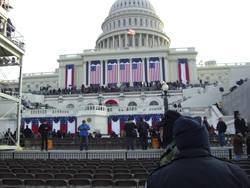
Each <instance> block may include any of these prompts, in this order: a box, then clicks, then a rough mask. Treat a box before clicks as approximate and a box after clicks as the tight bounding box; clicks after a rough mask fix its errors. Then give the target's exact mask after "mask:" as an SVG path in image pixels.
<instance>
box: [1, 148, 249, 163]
mask: <svg viewBox="0 0 250 188" xmlns="http://www.w3.org/2000/svg"><path fill="white" fill-rule="evenodd" d="M162 153H163V149H148V150H141V149H138V150H128V151H127V150H88V151H84V150H83V151H79V150H49V151H40V150H21V151H17V150H15V151H13V150H12V151H11V150H8V151H1V152H0V159H45V160H46V159H78V160H79V159H124V160H126V159H140V158H158V159H159V158H160V156H161V155H162ZM211 153H212V155H213V156H216V157H219V158H227V159H234V158H235V155H234V153H233V148H232V147H211ZM244 153H246V151H244ZM244 157H246V156H244Z"/></svg>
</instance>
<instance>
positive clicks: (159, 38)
mask: <svg viewBox="0 0 250 188" xmlns="http://www.w3.org/2000/svg"><path fill="white" fill-rule="evenodd" d="M158 46H160V37H158Z"/></svg>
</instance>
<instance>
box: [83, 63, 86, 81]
mask: <svg viewBox="0 0 250 188" xmlns="http://www.w3.org/2000/svg"><path fill="white" fill-rule="evenodd" d="M82 72H86V61H84V62H83V65H82ZM82 84H84V85H85V86H86V74H85V75H83V80H82Z"/></svg>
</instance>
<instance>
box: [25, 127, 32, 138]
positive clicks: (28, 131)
mask: <svg viewBox="0 0 250 188" xmlns="http://www.w3.org/2000/svg"><path fill="white" fill-rule="evenodd" d="M23 134H24V137H25V138H31V136H32V131H31V130H30V128H29V127H28V125H26V129H24V131H23Z"/></svg>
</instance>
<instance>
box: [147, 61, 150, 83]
mask: <svg viewBox="0 0 250 188" xmlns="http://www.w3.org/2000/svg"><path fill="white" fill-rule="evenodd" d="M147 74H148V80H147V81H148V82H150V74H149V58H148V57H147Z"/></svg>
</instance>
